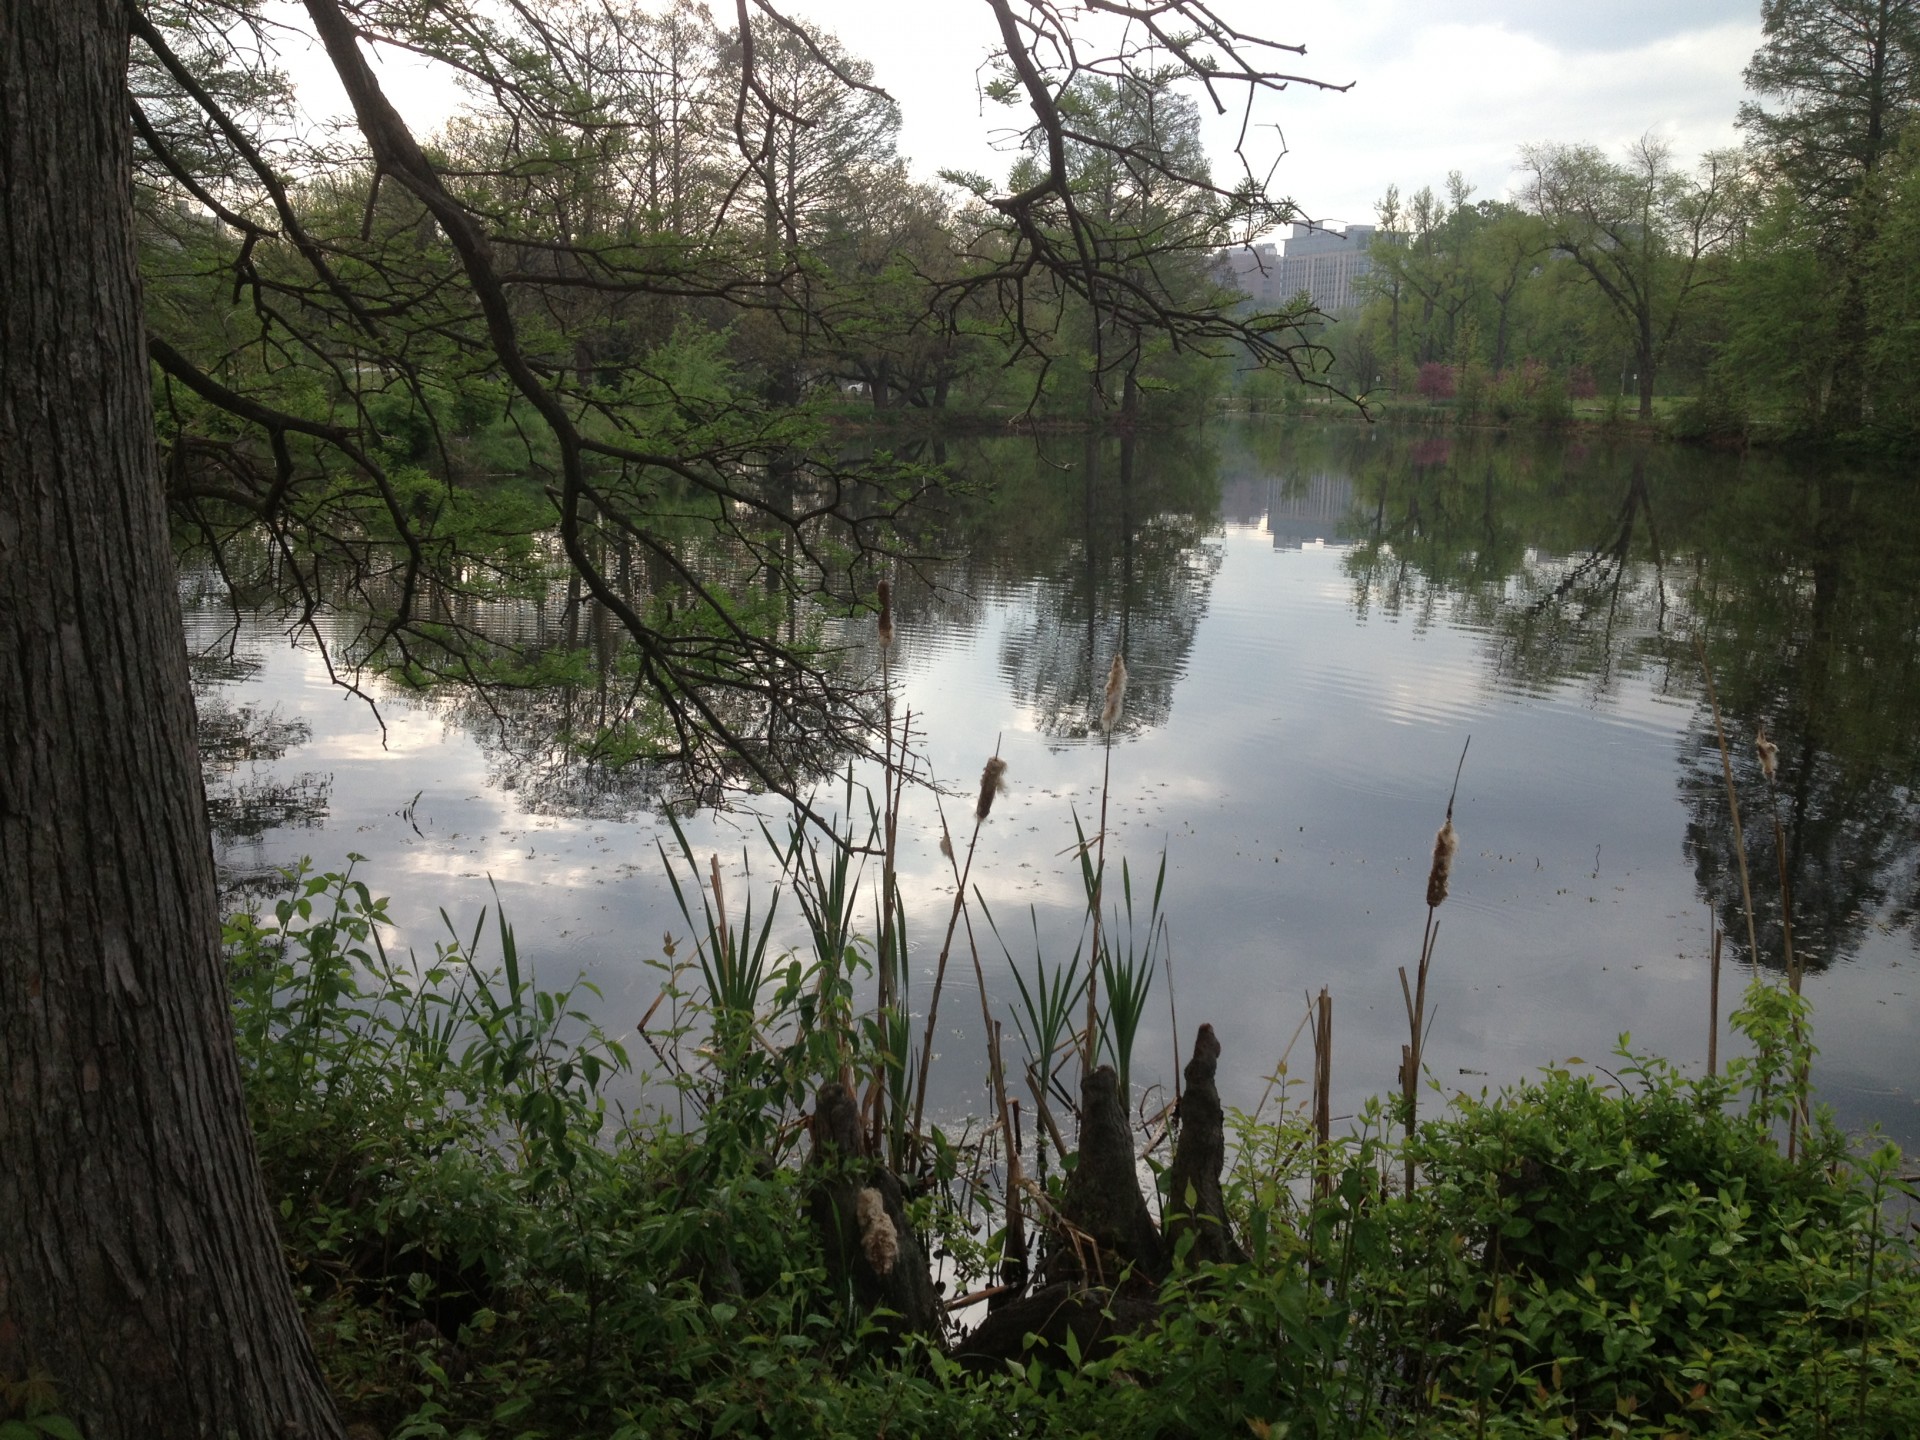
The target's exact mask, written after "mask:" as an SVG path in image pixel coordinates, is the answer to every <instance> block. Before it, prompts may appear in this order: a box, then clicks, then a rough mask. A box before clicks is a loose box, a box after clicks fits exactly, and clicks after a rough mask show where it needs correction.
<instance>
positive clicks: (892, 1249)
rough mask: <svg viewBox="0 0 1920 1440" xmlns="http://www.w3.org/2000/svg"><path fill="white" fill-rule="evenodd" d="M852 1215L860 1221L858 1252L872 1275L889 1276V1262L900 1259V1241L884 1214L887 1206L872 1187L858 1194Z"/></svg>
mask: <svg viewBox="0 0 1920 1440" xmlns="http://www.w3.org/2000/svg"><path fill="white" fill-rule="evenodd" d="M853 1209H854V1214H855V1215H856V1216H858V1217H859V1220H860V1249H861V1250H862V1251H863V1252H864V1253H865V1254H866V1257H867V1263H868V1264H869V1265H871V1266H873V1268H874V1270H875V1272H876V1273H878V1274H881V1275H891V1274H892V1273H893V1262H894V1261H895V1260H898V1259H899V1258H900V1237H899V1235H898V1234H896V1233H895V1231H894V1228H893V1220H892V1218H891V1217H890V1216H889V1215H888V1214H887V1202H886V1200H885V1198H884V1197H883V1196H882V1195H881V1194H880V1192H879V1191H878V1190H875V1189H874V1188H873V1187H872V1186H868V1187H867V1188H866V1189H864V1190H862V1191H861V1192H860V1195H859V1197H858V1198H857V1199H856V1200H855V1201H854V1206H853Z"/></svg>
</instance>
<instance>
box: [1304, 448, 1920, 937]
mask: <svg viewBox="0 0 1920 1440" xmlns="http://www.w3.org/2000/svg"><path fill="white" fill-rule="evenodd" d="M1306 443H1311V442H1306ZM1320 443H1325V444H1328V445H1330V446H1334V447H1341V446H1344V447H1345V453H1346V455H1347V456H1348V459H1349V463H1350V464H1352V465H1353V467H1354V470H1353V473H1354V474H1355V477H1356V479H1355V494H1356V508H1357V509H1358V510H1359V511H1360V514H1359V515H1357V516H1356V521H1355V523H1356V525H1357V527H1358V533H1360V534H1361V535H1362V536H1363V537H1364V538H1363V539H1362V540H1361V541H1360V542H1359V543H1358V544H1356V545H1355V546H1354V548H1353V550H1352V551H1351V552H1350V553H1349V554H1348V556H1347V559H1346V566H1347V573H1348V575H1349V577H1350V578H1351V580H1352V581H1353V585H1354V603H1355V605H1356V607H1357V608H1359V609H1360V610H1361V611H1362V613H1363V614H1364V613H1367V612H1369V611H1370V610H1377V611H1378V612H1381V613H1385V614H1388V615H1392V616H1397V617H1411V618H1413V619H1414V620H1415V621H1416V623H1421V622H1425V621H1427V620H1430V619H1432V618H1433V617H1435V616H1436V615H1437V614H1439V613H1440V611H1441V608H1442V607H1445V613H1446V615H1447V617H1448V619H1450V620H1451V621H1452V622H1453V623H1456V624H1459V625H1463V626H1467V627H1470V628H1472V629H1474V630H1476V631H1478V632H1479V633H1480V634H1482V635H1483V636H1485V637H1486V650H1487V656H1488V659H1489V662H1490V668H1491V671H1492V674H1493V676H1494V677H1495V679H1496V680H1497V682H1498V683H1499V684H1500V685H1502V686H1503V687H1504V688H1510V689H1518V690H1523V691H1527V692H1531V693H1545V692H1547V691H1549V690H1551V689H1553V688H1554V687H1557V686H1560V685H1564V684H1566V683H1568V682H1569V681H1578V682H1580V683H1581V684H1582V686H1583V688H1585V689H1586V690H1587V691H1588V692H1589V693H1590V694H1591V695H1592V696H1593V697H1594V698H1596V699H1599V698H1603V697H1605V696H1607V695H1609V694H1611V693H1613V692H1615V691H1616V690H1617V688H1618V686H1619V683H1620V681H1621V679H1622V677H1623V676H1625V675H1629V674H1636V673H1651V674H1652V675H1653V676H1654V684H1655V686H1656V688H1658V689H1659V690H1660V691H1662V692H1663V693H1678V694H1684V695H1687V696H1691V697H1694V699H1695V701H1696V706H1695V712H1694V718H1693V721H1692V723H1691V724H1690V726H1689V735H1688V739H1687V742H1686V745H1685V748H1684V750H1683V755H1682V776H1681V790H1682V793H1683V796H1684V798H1685V801H1686V804H1687V807H1688V810H1689V813H1690V819H1689V822H1688V826H1687V838H1686V844H1687V850H1688V853H1689V855H1690V856H1691V858H1692V859H1693V862H1694V865H1695V869H1696V874H1697V878H1698V882H1699V885H1700V889H1701V893H1702V895H1703V897H1707V898H1709V899H1710V902H1711V903H1712V904H1713V905H1714V907H1715V909H1716V911H1717V912H1718V914H1719V917H1720V923H1721V925H1722V927H1723V928H1724V929H1725V930H1726V932H1727V933H1728V935H1729V936H1731V937H1733V938H1734V939H1735V941H1736V942H1737V943H1738V944H1739V945H1740V946H1741V948H1742V949H1744V948H1745V941H1746V920H1745V912H1744V909H1743V907H1742V901H1741V895H1740V882H1739V876H1738V869H1737V862H1736V859H1735V850H1734V841H1733V827H1732V821H1731V816H1730V813H1729V809H1728V804H1727V796H1726V789H1725V785H1724V783H1723V780H1722V777H1721V767H1720V752H1719V747H1718V743H1717V741H1716V740H1715V738H1714V730H1713V719H1712V715H1711V711H1710V709H1709V707H1708V705H1707V703H1706V700H1705V696H1704V687H1703V686H1702V683H1701V678H1700V671H1699V665H1698V662H1697V660H1696V659H1695V658H1694V655H1693V649H1692V639H1691V637H1692V636H1693V635H1694V634H1696V633H1698V634H1700V635H1701V636H1703V637H1704V638H1705V640H1706V644H1707V648H1708V651H1709V655H1710V658H1711V660H1712V663H1713V666H1714V671H1715V675H1716V677H1717V681H1718V686H1719V696H1720V704H1721V709H1722V712H1723V719H1724V722H1725V726H1726V730H1727V736H1728V743H1729V745H1730V747H1731V749H1732V752H1733V764H1734V770H1735V777H1736V783H1737V786H1738V791H1739V796H1740V811H1741V818H1742V821H1743V830H1744V835H1745V840H1746V847H1747V856H1748V870H1749V875H1750V877H1751V881H1752V889H1753V899H1754V907H1755V914H1756V929H1757V931H1758V937H1759V946H1760V951H1761V955H1762V958H1763V961H1764V962H1765V963H1768V964H1773V965H1778V964H1780V963H1781V962H1782V955H1783V951H1782V944H1781V942H1782V932H1781V926H1780V885H1779V870H1778V865H1779V855H1778V850H1777V848H1776V846H1775V842H1774V834H1773V820H1772V816H1773V813H1774V810H1773V805H1774V802H1775V800H1777V805H1778V813H1779V817H1780V825H1781V832H1782V834H1783V835H1784V837H1785V842H1786V846H1785V848H1786V856H1787V866H1786V868H1787V875H1788V889H1789V893H1790V894H1791V896H1792V903H1793V917H1794V948H1795V951H1796V953H1797V954H1799V955H1800V956H1801V957H1802V958H1803V959H1804V961H1805V962H1806V963H1807V964H1808V965H1809V966H1812V967H1815V968H1819V967H1823V966H1826V965H1829V964H1831V963H1833V961H1835V960H1837V959H1842V958H1844V957H1846V956H1847V955H1849V954H1851V953H1853V952H1854V951H1855V950H1856V949H1858V947H1859V945H1860V944H1861V942H1862V940H1863V939H1864V938H1865V936H1866V935H1867V933H1868V932H1869V931H1870V929H1871V928H1872V927H1874V926H1876V925H1890V926H1894V927H1900V928H1907V929H1909V930H1914V929H1915V928H1916V927H1915V925H1914V921H1915V919H1916V918H1917V917H1920V876H1917V875H1916V867H1917V866H1920V773H1917V772H1920V587H1917V586H1916V580H1915V577H1916V576H1920V564H1917V563H1916V562H1917V561H1920V515H1916V512H1915V509H1914V507H1913V506H1912V505H1911V503H1910V498H1909V493H1908V492H1909V490H1910V486H1909V485H1907V484H1905V483H1904V482H1903V480H1902V479H1901V478H1900V477H1895V476H1889V475H1870V474H1867V473H1864V472H1863V473H1856V474H1842V473H1837V472H1829V473H1825V474H1817V475H1809V474H1808V473H1807V472H1806V471H1805V470H1804V469H1802V468H1798V467H1794V466H1790V465H1788V464H1785V463H1780V462H1764V461H1748V462H1744V463H1736V462H1734V461H1732V460H1729V459H1725V458H1720V457H1708V456H1699V455H1696V454H1692V453H1689V452H1675V451H1671V450H1653V451H1646V452H1638V451H1635V452H1610V451H1608V450H1605V449H1599V450H1595V451H1585V450H1583V449H1582V448H1581V447H1578V446H1574V445H1567V446H1565V447H1546V446H1542V445H1537V444H1526V445H1522V444H1519V443H1517V442H1508V443H1502V442H1499V441H1489V440H1485V439H1480V440H1472V439H1466V438H1459V439H1449V440H1444V441H1436V440H1433V439H1431V438H1428V439H1421V440H1414V441H1410V442H1408V441H1400V442H1395V441H1393V440H1391V439H1390V440H1389V443H1388V444H1386V445H1384V446H1382V445H1377V444H1369V445H1366V446H1357V445H1353V444H1352V443H1351V442H1350V441H1345V440H1342V439H1339V438H1335V439H1332V440H1328V441H1323V442H1320ZM1316 463H1325V461H1324V459H1323V458H1322V459H1320V460H1318V461H1317V462H1316ZM1763 723H1764V724H1765V725H1766V727H1767V729H1768V731H1769V732H1770V734H1771V736H1772V738H1773V740H1774V742H1775V743H1776V744H1777V745H1778V747H1779V778H1778V785H1777V792H1776V793H1775V795H1774V796H1773V797H1771V798H1770V795H1769V790H1768V787H1767V785H1766V782H1765V780H1764V779H1763V777H1762V775H1761V772H1760V766H1759V761H1758V759H1757V757H1756V755H1755V752H1754V749H1753V737H1754V734H1755V732H1756V731H1757V730H1758V729H1759V728H1760V726H1761V725H1762V724H1763Z"/></svg>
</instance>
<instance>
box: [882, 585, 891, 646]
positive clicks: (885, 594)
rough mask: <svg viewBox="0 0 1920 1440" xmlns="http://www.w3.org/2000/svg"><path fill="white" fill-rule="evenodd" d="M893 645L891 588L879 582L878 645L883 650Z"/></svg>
mask: <svg viewBox="0 0 1920 1440" xmlns="http://www.w3.org/2000/svg"><path fill="white" fill-rule="evenodd" d="M891 644H893V586H891V585H889V584H888V583H887V582H886V581H884V580H882V581H881V582H880V645H881V648H882V649H884V648H886V647H887V646H889V645H891Z"/></svg>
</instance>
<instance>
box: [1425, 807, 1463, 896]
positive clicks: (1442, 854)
mask: <svg viewBox="0 0 1920 1440" xmlns="http://www.w3.org/2000/svg"><path fill="white" fill-rule="evenodd" d="M1459 844H1460V838H1459V836H1457V835H1455V834H1454V833H1453V821H1451V820H1449V821H1447V823H1446V824H1444V825H1442V826H1441V827H1440V830H1439V833H1438V834H1436V835H1435V836H1434V837H1433V869H1431V870H1429V871H1428V872H1427V904H1428V905H1429V906H1434V905H1438V904H1440V903H1441V902H1442V901H1444V900H1445V899H1446V898H1447V881H1448V880H1449V879H1451V878H1452V876H1453V852H1454V850H1455V849H1456V848H1457V847H1458V846H1459Z"/></svg>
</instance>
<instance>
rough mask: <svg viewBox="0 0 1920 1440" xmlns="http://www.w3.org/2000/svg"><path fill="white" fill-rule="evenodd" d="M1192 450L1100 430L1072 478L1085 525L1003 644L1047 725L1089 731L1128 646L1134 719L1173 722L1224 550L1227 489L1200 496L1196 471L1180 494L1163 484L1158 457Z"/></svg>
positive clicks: (1027, 700) (1028, 701)
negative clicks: (1108, 438) (1103, 434)
mask: <svg viewBox="0 0 1920 1440" xmlns="http://www.w3.org/2000/svg"><path fill="white" fill-rule="evenodd" d="M1183 458H1185V457H1161V456H1156V455H1155V454H1154V453H1153V452H1152V451H1151V450H1150V449H1149V448H1148V447H1146V446H1144V445H1141V444H1139V443H1138V442H1136V441H1135V440H1133V439H1132V438H1131V437H1129V438H1126V439H1123V440H1121V441H1120V442H1119V443H1118V445H1117V446H1116V445H1110V444H1109V445H1103V444H1102V443H1101V442H1100V441H1099V440H1097V439H1094V438H1092V437H1089V438H1088V439H1087V441H1086V443H1085V445H1084V447H1083V449H1082V457H1081V462H1080V466H1079V474H1078V475H1077V476H1074V477H1071V478H1069V477H1062V479H1063V481H1067V483H1068V484H1069V485H1070V487H1071V489H1072V491H1074V492H1077V495H1076V497H1075V498H1077V499H1078V501H1079V507H1078V516H1077V520H1078V524H1077V525H1076V526H1075V527H1074V529H1073V530H1072V531H1070V532H1068V533H1066V534H1063V535H1061V536H1060V537H1059V543H1058V544H1057V546H1056V548H1055V549H1054V551H1053V554H1052V556H1051V557H1050V563H1048V564H1047V565H1045V567H1044V568H1042V569H1041V570H1040V572H1039V574H1038V575H1037V576H1036V580H1035V583H1034V585H1033V587H1032V589H1031V592H1030V594H1031V596H1032V607H1031V609H1030V610H1029V611H1028V612H1027V613H1026V614H1025V615H1023V616H1021V617H1020V618H1019V619H1018V620H1016V621H1015V623H1014V625H1013V627H1012V628H1011V630H1010V632H1009V633H1008V634H1007V636H1006V638H1005V639H1004V640H1003V641H1002V642H1001V647H1000V672H1001V674H1002V675H1003V676H1004V677H1005V678H1006V682H1007V687H1008V689H1009V691H1010V692H1011V693H1012V695H1013V697H1014V698H1015V699H1016V700H1018V701H1020V702H1021V703H1023V704H1025V705H1028V706H1030V707H1031V708H1032V710H1033V711H1034V715H1035V719H1036V724H1037V725H1038V728H1039V729H1040V731H1041V733H1042V734H1045V735H1048V736H1051V737H1055V738H1059V739H1078V738H1082V737H1084V736H1086V735H1087V734H1088V732H1089V730H1090V729H1091V728H1092V726H1093V724H1094V721H1095V720H1096V718H1097V712H1098V709H1099V706H1098V704H1097V702H1096V699H1095V697H1096V696H1097V695H1098V694H1099V693H1100V692H1101V690H1102V688H1103V687H1104V685H1105V683H1106V672H1107V667H1108V665H1109V664H1110V663H1111V662H1112V658H1113V655H1114V652H1115V651H1116V650H1119V651H1122V652H1123V653H1124V654H1125V655H1126V657H1127V668H1128V671H1129V679H1128V684H1127V705H1126V711H1125V719H1124V721H1123V726H1122V728H1125V729H1133V730H1145V729H1151V728H1153V727H1155V726H1158V725H1164V724H1165V723H1166V721H1167V717H1168V715H1169V714H1170V713H1171V712H1172V709H1173V690H1174V686H1175V684H1176V683H1177V682H1178V681H1179V678H1180V676H1181V674H1182V673H1183V672H1184V671H1185V669H1186V665H1187V657H1188V655H1189V654H1190V653H1191V652H1192V649H1193V638H1194V634H1195V632H1196V631H1197V630H1198V629H1199V627H1200V621H1201V619H1202V618H1203V617H1204V616H1205V614H1206V608H1207V597H1208V594H1209V592H1210V590H1211V587H1212V584H1213V577H1214V575H1215V574H1216V573H1218V571H1219V569H1220V564H1221V559H1222V550H1221V547H1220V545H1219V544H1218V543H1208V537H1209V536H1210V535H1212V534H1213V533H1215V532H1216V531H1217V530H1218V528H1219V519H1218V509H1219V495H1218V490H1217V487H1208V488H1209V489H1210V490H1211V493H1201V494H1195V493H1194V491H1193V489H1192V488H1190V487H1191V485H1192V481H1193V478H1194V477H1193V475H1192V474H1191V473H1188V474H1184V475H1182V476H1181V477H1180V480H1181V481H1182V482H1183V483H1182V484H1180V485H1178V486H1176V487H1174V492H1173V494H1171V495H1170V494H1169V491H1168V489H1167V488H1165V487H1164V486H1163V483H1162V481H1163V475H1164V472H1162V471H1159V470H1158V467H1157V465H1156V461H1162V460H1163V459H1164V461H1165V462H1166V463H1168V464H1179V463H1180V461H1181V459H1183ZM1189 463H1190V462H1189ZM1182 491H1184V493H1181V492H1182ZM1170 500H1172V501H1173V503H1172V504H1169V501H1170Z"/></svg>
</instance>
